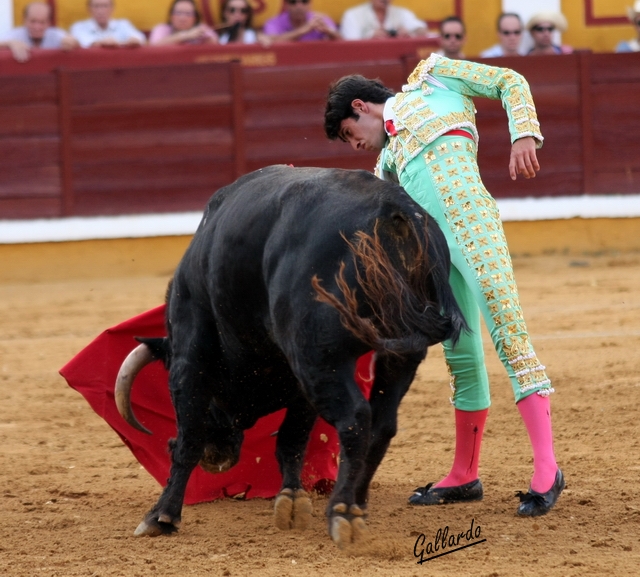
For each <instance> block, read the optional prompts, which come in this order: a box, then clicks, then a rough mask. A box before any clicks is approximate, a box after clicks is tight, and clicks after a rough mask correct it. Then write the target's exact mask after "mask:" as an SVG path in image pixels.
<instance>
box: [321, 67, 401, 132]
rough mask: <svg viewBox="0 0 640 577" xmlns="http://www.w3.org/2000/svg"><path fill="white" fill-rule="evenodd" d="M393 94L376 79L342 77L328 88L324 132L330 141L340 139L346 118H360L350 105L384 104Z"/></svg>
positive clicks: (353, 75) (357, 76) (355, 75)
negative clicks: (357, 103) (356, 103)
mask: <svg viewBox="0 0 640 577" xmlns="http://www.w3.org/2000/svg"><path fill="white" fill-rule="evenodd" d="M394 94H395V93H394V91H393V90H391V88H387V87H386V86H385V85H384V84H382V82H381V81H380V80H378V79H375V80H373V79H371V78H365V77H364V76H360V75H359V74H351V75H349V76H343V77H342V78H340V80H336V82H334V83H333V84H331V86H330V87H329V94H328V96H327V104H326V107H325V110H324V131H325V134H326V135H327V137H328V138H329V139H331V140H336V139H337V138H340V125H341V124H342V121H343V120H346V119H347V118H356V119H357V118H360V116H359V115H358V114H357V113H356V112H354V111H353V108H352V106H351V103H352V102H353V101H354V100H356V99H360V100H362V101H363V102H371V103H372V104H384V103H385V102H386V101H387V100H388V99H389V98H390V97H391V96H393V95H394Z"/></svg>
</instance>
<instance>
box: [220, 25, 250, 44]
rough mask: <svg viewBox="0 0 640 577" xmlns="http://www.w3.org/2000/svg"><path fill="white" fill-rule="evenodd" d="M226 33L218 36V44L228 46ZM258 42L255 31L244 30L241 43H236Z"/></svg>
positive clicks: (227, 34)
mask: <svg viewBox="0 0 640 577" xmlns="http://www.w3.org/2000/svg"><path fill="white" fill-rule="evenodd" d="M229 36H230V34H229V33H228V32H225V33H224V34H220V39H219V42H220V44H228V43H229ZM257 41H258V35H257V34H256V31H255V30H250V29H245V31H244V34H243V35H242V41H240V42H238V43H239V44H255V43H256V42H257Z"/></svg>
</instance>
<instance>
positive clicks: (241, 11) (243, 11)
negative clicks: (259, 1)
mask: <svg viewBox="0 0 640 577" xmlns="http://www.w3.org/2000/svg"><path fill="white" fill-rule="evenodd" d="M226 11H227V12H229V14H236V13H239V14H249V8H247V7H246V6H245V7H243V8H237V7H236V6H227V9H226Z"/></svg>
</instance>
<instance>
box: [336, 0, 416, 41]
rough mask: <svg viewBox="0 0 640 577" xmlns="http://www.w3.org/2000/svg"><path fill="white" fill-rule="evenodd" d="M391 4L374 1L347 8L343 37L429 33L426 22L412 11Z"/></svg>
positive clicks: (361, 38) (361, 37) (385, 36)
mask: <svg viewBox="0 0 640 577" xmlns="http://www.w3.org/2000/svg"><path fill="white" fill-rule="evenodd" d="M390 4H391V0H371V2H367V3H365V4H360V5H358V6H354V7H353V8H350V9H349V10H347V11H346V12H345V13H344V14H343V16H342V22H341V23H340V32H341V33H342V38H344V39H345V40H365V39H368V38H395V37H399V38H408V37H410V36H424V35H425V34H426V33H427V26H426V24H425V23H424V22H423V21H422V20H420V19H419V18H418V17H417V16H416V15H415V14H414V13H413V12H411V10H407V9H406V8H400V7H399V6H390Z"/></svg>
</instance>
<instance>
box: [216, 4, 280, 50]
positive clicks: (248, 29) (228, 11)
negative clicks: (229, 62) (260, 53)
mask: <svg viewBox="0 0 640 577" xmlns="http://www.w3.org/2000/svg"><path fill="white" fill-rule="evenodd" d="M221 13H222V24H223V26H224V28H221V29H220V30H219V34H220V44H229V43H232V42H236V43H239V44H255V43H256V42H260V44H263V45H265V44H269V43H270V40H269V38H268V37H267V36H265V35H264V34H262V33H261V32H257V31H256V30H254V28H253V22H252V21H253V7H252V6H251V4H250V3H249V0H224V2H223V3H222V10H221Z"/></svg>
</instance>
